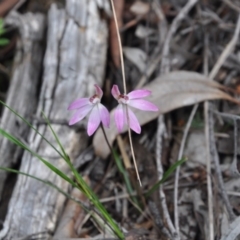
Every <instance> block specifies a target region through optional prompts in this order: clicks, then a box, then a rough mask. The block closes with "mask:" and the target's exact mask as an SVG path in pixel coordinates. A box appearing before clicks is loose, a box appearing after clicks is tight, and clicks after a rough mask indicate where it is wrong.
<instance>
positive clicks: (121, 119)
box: [114, 104, 124, 132]
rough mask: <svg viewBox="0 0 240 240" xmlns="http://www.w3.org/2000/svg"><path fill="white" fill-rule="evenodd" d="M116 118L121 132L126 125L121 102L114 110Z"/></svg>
mask: <svg viewBox="0 0 240 240" xmlns="http://www.w3.org/2000/svg"><path fill="white" fill-rule="evenodd" d="M114 120H115V123H116V126H117V129H118V132H121V131H122V129H123V125H124V112H123V106H122V104H119V105H118V106H117V108H116V110H115V112H114Z"/></svg>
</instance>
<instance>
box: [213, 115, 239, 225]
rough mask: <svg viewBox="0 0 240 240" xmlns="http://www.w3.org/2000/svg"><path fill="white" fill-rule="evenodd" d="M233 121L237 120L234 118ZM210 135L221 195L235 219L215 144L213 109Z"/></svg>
mask: <svg viewBox="0 0 240 240" xmlns="http://www.w3.org/2000/svg"><path fill="white" fill-rule="evenodd" d="M233 121H234V122H235V121H236V120H233ZM234 126H235V125H234ZM209 136H210V139H209V140H210V152H211V155H212V158H213V161H214V165H215V172H216V175H217V178H218V184H219V189H220V193H221V196H222V198H223V201H224V203H225V206H226V209H227V212H228V215H229V219H230V221H233V220H234V219H235V218H236V216H235V214H234V212H233V210H232V207H231V204H230V202H229V199H228V195H227V193H226V191H225V188H224V182H223V178H222V172H221V169H220V164H219V156H218V152H217V148H216V144H215V138H214V122H213V112H212V111H210V112H209Z"/></svg>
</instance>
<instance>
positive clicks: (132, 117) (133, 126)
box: [127, 108, 141, 134]
mask: <svg viewBox="0 0 240 240" xmlns="http://www.w3.org/2000/svg"><path fill="white" fill-rule="evenodd" d="M127 111H128V117H129V126H130V128H131V129H132V130H133V131H134V132H136V133H138V134H140V133H141V127H140V124H139V122H138V119H137V118H136V116H135V114H134V113H133V112H132V110H131V109H129V108H127Z"/></svg>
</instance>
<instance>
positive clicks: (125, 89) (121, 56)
mask: <svg viewBox="0 0 240 240" xmlns="http://www.w3.org/2000/svg"><path fill="white" fill-rule="evenodd" d="M111 5H112V10H113V17H114V22H115V25H116V30H117V38H118V44H119V50H120V60H121V67H122V77H123V90H124V94H125V95H126V94H127V87H126V77H125V69H124V61H123V50H122V42H121V37H120V33H119V27H118V22H117V16H116V11H115V7H114V4H113V0H111Z"/></svg>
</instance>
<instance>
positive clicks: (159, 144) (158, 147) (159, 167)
mask: <svg viewBox="0 0 240 240" xmlns="http://www.w3.org/2000/svg"><path fill="white" fill-rule="evenodd" d="M165 132H166V127H165V124H164V120H163V115H161V116H160V117H159V118H158V130H157V141H156V162H157V172H158V180H161V179H162V177H163V167H162V162H161V153H162V137H163V135H164V133H165ZM159 196H160V200H161V206H162V211H163V216H164V218H165V221H166V222H167V225H168V228H169V230H170V232H171V236H172V238H173V239H176V240H177V239H180V238H179V236H178V235H177V232H176V229H175V228H174V225H173V223H172V220H171V217H170V214H169V211H168V207H167V204H166V197H165V193H164V191H163V186H162V185H160V187H159Z"/></svg>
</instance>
